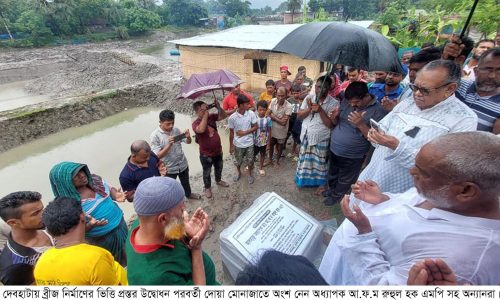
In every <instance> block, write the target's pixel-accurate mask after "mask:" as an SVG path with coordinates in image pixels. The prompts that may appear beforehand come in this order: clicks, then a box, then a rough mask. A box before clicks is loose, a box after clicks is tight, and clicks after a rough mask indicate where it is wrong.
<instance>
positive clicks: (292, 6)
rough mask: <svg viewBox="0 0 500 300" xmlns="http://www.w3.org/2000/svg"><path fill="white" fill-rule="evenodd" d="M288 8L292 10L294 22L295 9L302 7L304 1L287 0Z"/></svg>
mask: <svg viewBox="0 0 500 300" xmlns="http://www.w3.org/2000/svg"><path fill="white" fill-rule="evenodd" d="M287 6H288V10H290V11H291V12H292V24H293V15H294V14H295V11H296V10H298V9H300V7H301V6H302V1H301V0H288V2H287Z"/></svg>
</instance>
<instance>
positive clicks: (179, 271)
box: [126, 177, 218, 285]
mask: <svg viewBox="0 0 500 300" xmlns="http://www.w3.org/2000/svg"><path fill="white" fill-rule="evenodd" d="M134 210H135V212H136V213H137V215H138V220H136V221H135V222H134V224H133V225H132V227H131V230H130V232H129V237H128V240H127V249H126V252H127V260H128V265H127V267H128V271H127V277H128V282H129V284H130V285H217V284H218V283H217V281H216V279H215V266H214V263H213V262H212V260H211V259H210V257H209V256H208V255H207V254H206V253H205V252H203V250H202V242H203V240H204V239H205V237H206V234H207V232H208V228H209V226H210V223H209V220H208V215H207V214H206V213H205V212H204V211H203V210H202V209H201V208H198V209H197V210H196V211H195V212H194V214H193V215H192V217H191V218H189V216H188V213H187V212H186V211H185V204H184V189H183V188H182V185H181V184H180V183H179V182H177V181H176V180H174V179H172V178H168V177H150V178H148V179H145V180H143V181H141V183H140V184H139V186H138V187H137V189H136V191H135V196H134Z"/></svg>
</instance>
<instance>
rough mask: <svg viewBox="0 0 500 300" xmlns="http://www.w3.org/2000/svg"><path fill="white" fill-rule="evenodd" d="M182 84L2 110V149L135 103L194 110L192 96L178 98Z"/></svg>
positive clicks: (149, 85) (152, 85)
mask: <svg viewBox="0 0 500 300" xmlns="http://www.w3.org/2000/svg"><path fill="white" fill-rule="evenodd" d="M179 88H180V87H179V84H178V83H175V84H170V85H166V86H164V85H161V84H158V83H146V84H141V85H138V86H134V87H129V88H125V89H116V90H108V91H104V92H101V93H96V94H94V95H92V96H83V97H76V98H68V99H64V100H60V101H56V102H52V103H51V106H47V105H46V103H43V104H38V105H33V106H30V107H24V108H21V109H17V110H13V111H8V112H3V113H0V127H1V128H2V130H1V132H0V151H5V150H9V149H12V148H14V147H16V146H19V145H21V144H24V143H27V142H30V141H33V140H35V139H38V138H40V137H43V136H46V135H49V134H53V133H57V132H59V131H61V130H63V129H67V128H70V127H76V126H81V125H84V124H88V123H91V122H93V121H96V120H100V119H102V118H105V117H108V116H110V115H113V114H116V113H118V112H121V111H123V110H126V109H129V108H134V107H144V106H154V107H160V108H165V109H166V108H168V109H172V110H173V111H176V112H180V113H186V114H191V113H192V112H191V105H192V101H191V100H176V99H175V97H176V96H177V93H178V92H177V91H178V90H179Z"/></svg>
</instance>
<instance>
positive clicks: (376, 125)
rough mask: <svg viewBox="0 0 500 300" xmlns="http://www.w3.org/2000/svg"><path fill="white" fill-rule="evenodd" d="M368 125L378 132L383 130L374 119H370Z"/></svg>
mask: <svg viewBox="0 0 500 300" xmlns="http://www.w3.org/2000/svg"><path fill="white" fill-rule="evenodd" d="M370 126H371V127H372V128H373V129H375V130H376V131H378V132H382V131H384V130H383V129H382V125H380V124H379V123H378V122H377V121H375V120H374V119H370Z"/></svg>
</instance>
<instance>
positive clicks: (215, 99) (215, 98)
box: [212, 90, 217, 101]
mask: <svg viewBox="0 0 500 300" xmlns="http://www.w3.org/2000/svg"><path fill="white" fill-rule="evenodd" d="M212 94H213V95H214V101H217V97H215V91H214V90H212Z"/></svg>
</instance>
